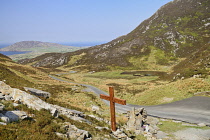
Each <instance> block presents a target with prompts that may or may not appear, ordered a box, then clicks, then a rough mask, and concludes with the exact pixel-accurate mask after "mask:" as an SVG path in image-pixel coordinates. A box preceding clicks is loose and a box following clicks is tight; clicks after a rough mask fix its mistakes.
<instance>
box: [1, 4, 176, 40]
mask: <svg viewBox="0 0 210 140" xmlns="http://www.w3.org/2000/svg"><path fill="white" fill-rule="evenodd" d="M170 1H172V0H0V44H8V43H10V44H11V43H15V42H20V41H43V42H54V43H68V42H109V41H111V40H113V39H115V38H117V37H119V36H122V35H126V34H128V33H129V32H131V31H132V30H134V29H135V28H136V27H137V26H138V25H139V24H140V23H141V22H142V21H144V20H145V19H147V18H149V17H150V16H152V15H153V14H154V13H155V12H156V11H157V10H158V9H159V8H160V7H161V6H163V5H164V4H166V3H168V2H170Z"/></svg>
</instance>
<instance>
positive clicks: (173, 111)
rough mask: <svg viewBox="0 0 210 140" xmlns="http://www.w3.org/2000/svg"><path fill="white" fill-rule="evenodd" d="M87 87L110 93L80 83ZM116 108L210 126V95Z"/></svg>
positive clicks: (99, 92) (96, 91) (118, 105)
mask: <svg viewBox="0 0 210 140" xmlns="http://www.w3.org/2000/svg"><path fill="white" fill-rule="evenodd" d="M49 76H50V77H51V78H53V79H55V80H58V81H63V82H68V83H73V82H69V81H66V80H62V79H59V78H57V77H54V76H52V75H49ZM74 84H77V85H82V86H85V87H87V90H88V91H91V92H94V93H95V94H96V95H98V96H99V95H100V94H104V95H108V94H107V93H106V92H104V91H102V90H100V89H98V88H96V87H94V86H91V85H86V84H78V83H74ZM103 101H104V102H105V103H106V104H108V105H109V101H106V100H103ZM115 105H116V110H117V111H118V112H120V113H126V112H127V111H130V110H131V108H133V107H135V108H141V107H144V108H145V109H146V110H147V113H148V115H150V116H154V117H159V118H166V119H173V120H178V121H182V122H188V123H193V124H200V123H204V124H205V125H208V126H210V98H209V97H202V96H194V97H191V98H187V99H184V100H181V101H176V102H173V103H168V104H162V105H154V106H141V105H132V104H127V105H120V104H115Z"/></svg>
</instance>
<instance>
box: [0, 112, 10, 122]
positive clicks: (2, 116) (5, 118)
mask: <svg viewBox="0 0 210 140" xmlns="http://www.w3.org/2000/svg"><path fill="white" fill-rule="evenodd" d="M0 119H1V120H2V121H3V122H5V123H9V122H10V120H9V118H8V117H7V116H5V115H4V114H2V113H0Z"/></svg>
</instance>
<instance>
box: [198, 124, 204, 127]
mask: <svg viewBox="0 0 210 140" xmlns="http://www.w3.org/2000/svg"><path fill="white" fill-rule="evenodd" d="M198 126H200V127H204V126H206V124H205V123H199V124H198Z"/></svg>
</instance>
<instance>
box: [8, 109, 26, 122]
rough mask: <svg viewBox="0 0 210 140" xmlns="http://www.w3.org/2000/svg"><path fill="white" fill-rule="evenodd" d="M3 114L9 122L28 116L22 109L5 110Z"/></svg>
mask: <svg viewBox="0 0 210 140" xmlns="http://www.w3.org/2000/svg"><path fill="white" fill-rule="evenodd" d="M5 116H7V117H8V118H9V122H14V121H18V120H23V119H25V118H28V116H27V114H26V113H25V112H24V111H7V112H6V113H5Z"/></svg>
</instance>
